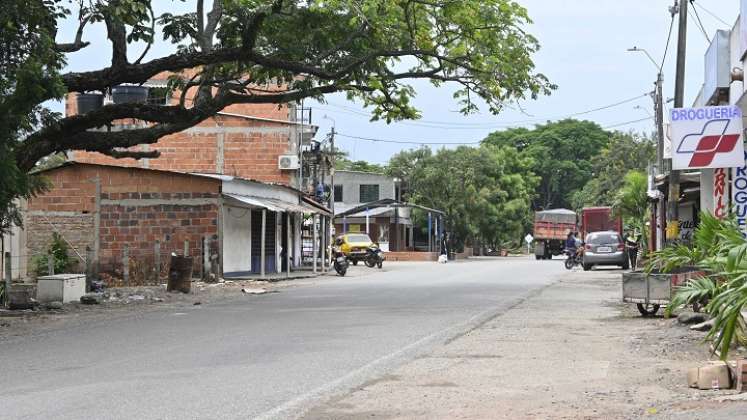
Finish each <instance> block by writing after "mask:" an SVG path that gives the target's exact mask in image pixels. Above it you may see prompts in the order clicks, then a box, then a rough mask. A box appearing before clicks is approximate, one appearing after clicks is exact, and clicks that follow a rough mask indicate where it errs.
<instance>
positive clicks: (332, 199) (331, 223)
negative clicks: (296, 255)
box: [322, 114, 337, 240]
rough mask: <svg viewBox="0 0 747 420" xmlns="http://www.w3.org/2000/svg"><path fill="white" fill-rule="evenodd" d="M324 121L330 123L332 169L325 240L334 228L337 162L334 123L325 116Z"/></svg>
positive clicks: (328, 238)
mask: <svg viewBox="0 0 747 420" xmlns="http://www.w3.org/2000/svg"><path fill="white" fill-rule="evenodd" d="M322 119H324V120H330V121H332V130H331V132H330V134H329V142H330V148H331V150H332V167H331V168H330V169H329V184H330V185H329V192H330V194H329V210H330V212H331V215H330V218H329V230H328V231H327V232H325V234H326V235H327V240H331V238H332V229H334V226H335V161H336V160H337V159H336V157H337V151H336V150H335V125H337V123H336V122H335V119H334V118H331V117H328V116H327V115H326V114H325V115H324V116H323V117H322Z"/></svg>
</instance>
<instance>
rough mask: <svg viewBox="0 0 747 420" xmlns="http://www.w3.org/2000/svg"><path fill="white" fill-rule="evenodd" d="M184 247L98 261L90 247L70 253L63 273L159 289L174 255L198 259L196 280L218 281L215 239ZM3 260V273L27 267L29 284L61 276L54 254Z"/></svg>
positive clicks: (116, 253) (121, 253)
mask: <svg viewBox="0 0 747 420" xmlns="http://www.w3.org/2000/svg"><path fill="white" fill-rule="evenodd" d="M182 245H183V246H181V247H180V249H173V248H174V247H173V243H172V244H170V246H169V247H168V248H167V247H166V246H162V243H161V241H158V240H157V241H154V242H153V247H152V248H150V249H143V248H131V247H130V246H129V245H127V244H125V245H124V246H123V247H122V248H121V249H118V250H107V251H106V253H105V254H106V255H99V258H98V261H97V260H96V258H95V253H94V251H93V250H92V249H91V248H90V247H86V249H85V252H80V251H75V250H72V249H71V250H69V252H68V257H69V258H70V259H71V260H72V263H71V264H70V266H69V267H66V268H65V269H64V270H65V271H66V272H74V273H85V274H86V276H87V278H88V279H89V280H90V279H96V278H98V279H100V280H101V281H103V282H104V284H105V285H106V286H107V287H123V286H124V287H129V286H145V285H157V284H162V283H165V282H166V279H167V277H168V271H169V261H170V257H171V255H172V254H179V255H185V256H192V257H194V258H195V259H194V271H193V277H195V276H196V277H200V278H202V279H205V280H208V281H209V280H211V279H215V278H217V277H218V275H219V258H218V244H217V240H216V238H214V237H209V236H205V237H203V238H202V241H200V243H197V244H195V243H190V241H186V240H185V241H183V243H182ZM169 248H170V249H169ZM3 257H4V258H3V264H2V265H3V273H5V272H8V273H11V272H12V271H13V270H14V267H20V266H21V265H23V264H26V265H27V275H26V278H27V279H30V280H34V279H36V277H39V276H44V275H53V274H60V273H55V271H59V269H60V267H59V264H56V260H55V257H54V255H53V254H51V253H34V254H16V255H11V253H10V252H6V253H5V255H4V256H3ZM3 275H5V274H3ZM8 275H9V274H8Z"/></svg>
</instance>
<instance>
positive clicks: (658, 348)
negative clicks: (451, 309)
mask: <svg viewBox="0 0 747 420" xmlns="http://www.w3.org/2000/svg"><path fill="white" fill-rule="evenodd" d="M619 302H620V272H618V271H607V272H605V271H593V272H588V273H585V272H580V271H574V272H572V273H569V274H568V275H567V276H566V277H564V279H563V280H562V281H560V282H559V283H555V284H553V285H551V286H548V287H546V288H544V289H541V290H539V291H538V292H537V293H535V294H534V296H530V297H529V298H528V299H525V300H524V301H522V302H520V303H519V304H517V305H516V306H515V307H513V308H512V309H511V310H509V311H508V312H506V313H505V314H503V315H500V316H497V317H495V318H493V319H491V320H489V321H487V322H485V323H484V324H482V325H480V326H478V327H477V328H475V329H474V330H472V331H470V332H468V333H466V334H465V335H463V336H460V337H457V338H455V339H453V340H451V341H450V342H447V343H444V345H443V346H442V347H440V349H438V350H436V351H434V352H432V353H430V354H427V355H425V356H422V357H420V358H418V359H416V360H414V361H412V362H410V363H408V364H406V365H403V366H401V367H400V368H398V369H396V370H395V371H393V372H390V374H388V375H386V376H383V377H380V378H378V379H377V380H374V381H371V382H369V383H367V384H365V385H364V386H362V387H360V388H359V389H356V390H353V391H352V392H350V393H348V394H347V395H342V396H338V397H337V398H334V399H333V400H331V401H329V402H328V403H326V404H324V405H322V406H319V407H316V408H315V409H313V410H311V411H309V412H308V413H307V414H306V418H310V419H360V418H364V417H365V418H386V419H496V418H505V419H526V418H532V419H534V418H536V419H546V418H552V419H579V418H604V419H617V418H640V417H644V416H646V417H648V416H653V417H655V418H664V417H666V418H679V417H687V418H702V417H700V416H699V415H696V416H695V417H690V416H692V415H693V414H694V413H696V412H697V413H700V414H706V412H708V411H709V410H711V409H713V410H717V411H714V414H716V413H718V414H719V416H717V417H712V418H732V417H731V416H727V417H724V416H723V414H724V413H725V412H724V411H723V410H727V411H726V412H729V413H734V414H735V415H736V413H742V415H744V413H745V412H747V411H740V410H745V407H747V405H738V404H744V402H742V403H719V404H714V400H715V398H718V397H723V396H724V395H725V394H729V393H730V392H731V391H705V392H704V391H695V390H691V389H689V388H687V385H686V380H685V378H686V370H687V368H688V367H691V366H694V365H697V364H698V363H700V362H701V361H703V360H707V358H708V352H707V350H706V348H705V346H704V345H703V344H702V343H701V339H702V335H695V334H694V333H693V332H691V331H689V330H688V329H687V328H685V327H681V326H678V325H676V324H675V321H674V320H665V319H663V318H653V319H644V318H641V317H640V316H638V315H637V312H636V311H635V309H631V308H629V307H627V306H624V305H622V304H621V303H619ZM725 404H728V405H727V406H725ZM733 418H744V417H743V416H742V417H733Z"/></svg>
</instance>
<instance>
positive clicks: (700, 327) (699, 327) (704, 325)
mask: <svg viewBox="0 0 747 420" xmlns="http://www.w3.org/2000/svg"><path fill="white" fill-rule="evenodd" d="M714 322H715V321H714V320H713V319H709V320H708V321H705V322H701V323H700V324H695V325H691V326H690V329H691V330H693V331H710V330H711V328H713V323H714Z"/></svg>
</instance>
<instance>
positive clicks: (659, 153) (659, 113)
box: [628, 47, 664, 173]
mask: <svg viewBox="0 0 747 420" xmlns="http://www.w3.org/2000/svg"><path fill="white" fill-rule="evenodd" d="M628 51H630V52H642V53H644V54H646V57H648V59H649V60H650V61H651V63H653V65H654V67H656V90H655V92H654V98H653V99H654V110H655V111H656V130H657V137H658V138H657V142H656V167H657V170H658V172H659V173H663V172H664V166H663V165H664V104H663V103H662V102H663V98H662V83H663V81H664V77H663V75H662V73H661V66H660V65H659V64H656V60H654V59H653V57H651V54H649V53H648V51H646V50H645V49H643V48H638V47H633V48H628Z"/></svg>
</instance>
